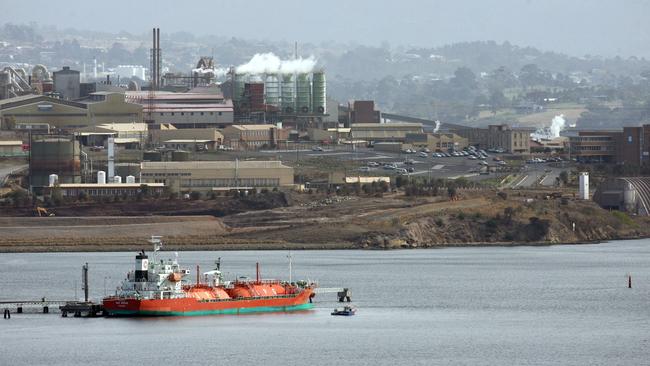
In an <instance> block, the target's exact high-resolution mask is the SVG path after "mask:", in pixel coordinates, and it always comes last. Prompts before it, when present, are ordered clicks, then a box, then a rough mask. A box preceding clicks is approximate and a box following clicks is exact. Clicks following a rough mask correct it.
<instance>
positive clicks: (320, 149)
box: [311, 146, 323, 151]
mask: <svg viewBox="0 0 650 366" xmlns="http://www.w3.org/2000/svg"><path fill="white" fill-rule="evenodd" d="M311 151H323V148H322V147H320V146H314V147H312V148H311Z"/></svg>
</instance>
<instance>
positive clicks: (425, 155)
mask: <svg viewBox="0 0 650 366" xmlns="http://www.w3.org/2000/svg"><path fill="white" fill-rule="evenodd" d="M418 156H419V157H421V158H428V157H429V155H427V153H425V152H424V151H422V152H420V153H418Z"/></svg>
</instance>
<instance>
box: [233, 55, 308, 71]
mask: <svg viewBox="0 0 650 366" xmlns="http://www.w3.org/2000/svg"><path fill="white" fill-rule="evenodd" d="M314 67H316V59H315V58H314V57H313V56H310V57H308V58H302V57H301V58H298V59H295V60H281V59H280V58H279V57H278V56H276V55H275V54H273V53H258V54H256V55H255V56H253V58H251V60H250V61H248V62H247V63H245V64H243V65H239V66H237V67H236V68H235V71H236V72H237V73H238V74H265V73H266V74H293V73H297V74H301V73H309V72H312V71H314Z"/></svg>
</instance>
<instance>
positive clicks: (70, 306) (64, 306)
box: [0, 263, 104, 319]
mask: <svg viewBox="0 0 650 366" xmlns="http://www.w3.org/2000/svg"><path fill="white" fill-rule="evenodd" d="M81 271H82V272H81V273H82V276H81V277H82V282H83V291H84V301H78V300H49V299H47V298H45V297H42V298H41V299H40V300H4V301H0V307H2V308H4V311H3V314H4V319H11V309H15V312H16V314H22V313H23V311H24V310H25V308H40V309H42V313H43V314H49V313H50V309H52V308H56V307H57V306H58V308H59V311H61V316H62V317H64V318H66V317H67V316H68V314H70V313H71V314H74V317H75V318H78V317H81V316H87V317H96V316H100V314H101V315H102V316H103V315H104V308H103V306H102V305H101V304H96V303H94V302H92V301H88V289H89V288H88V263H86V264H84V265H83V266H82V270H81Z"/></svg>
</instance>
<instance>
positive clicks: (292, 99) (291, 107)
mask: <svg viewBox="0 0 650 366" xmlns="http://www.w3.org/2000/svg"><path fill="white" fill-rule="evenodd" d="M295 89H296V85H295V83H294V80H293V75H291V74H286V75H283V76H282V83H281V84H280V104H281V106H282V112H284V113H295V111H296V94H295Z"/></svg>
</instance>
